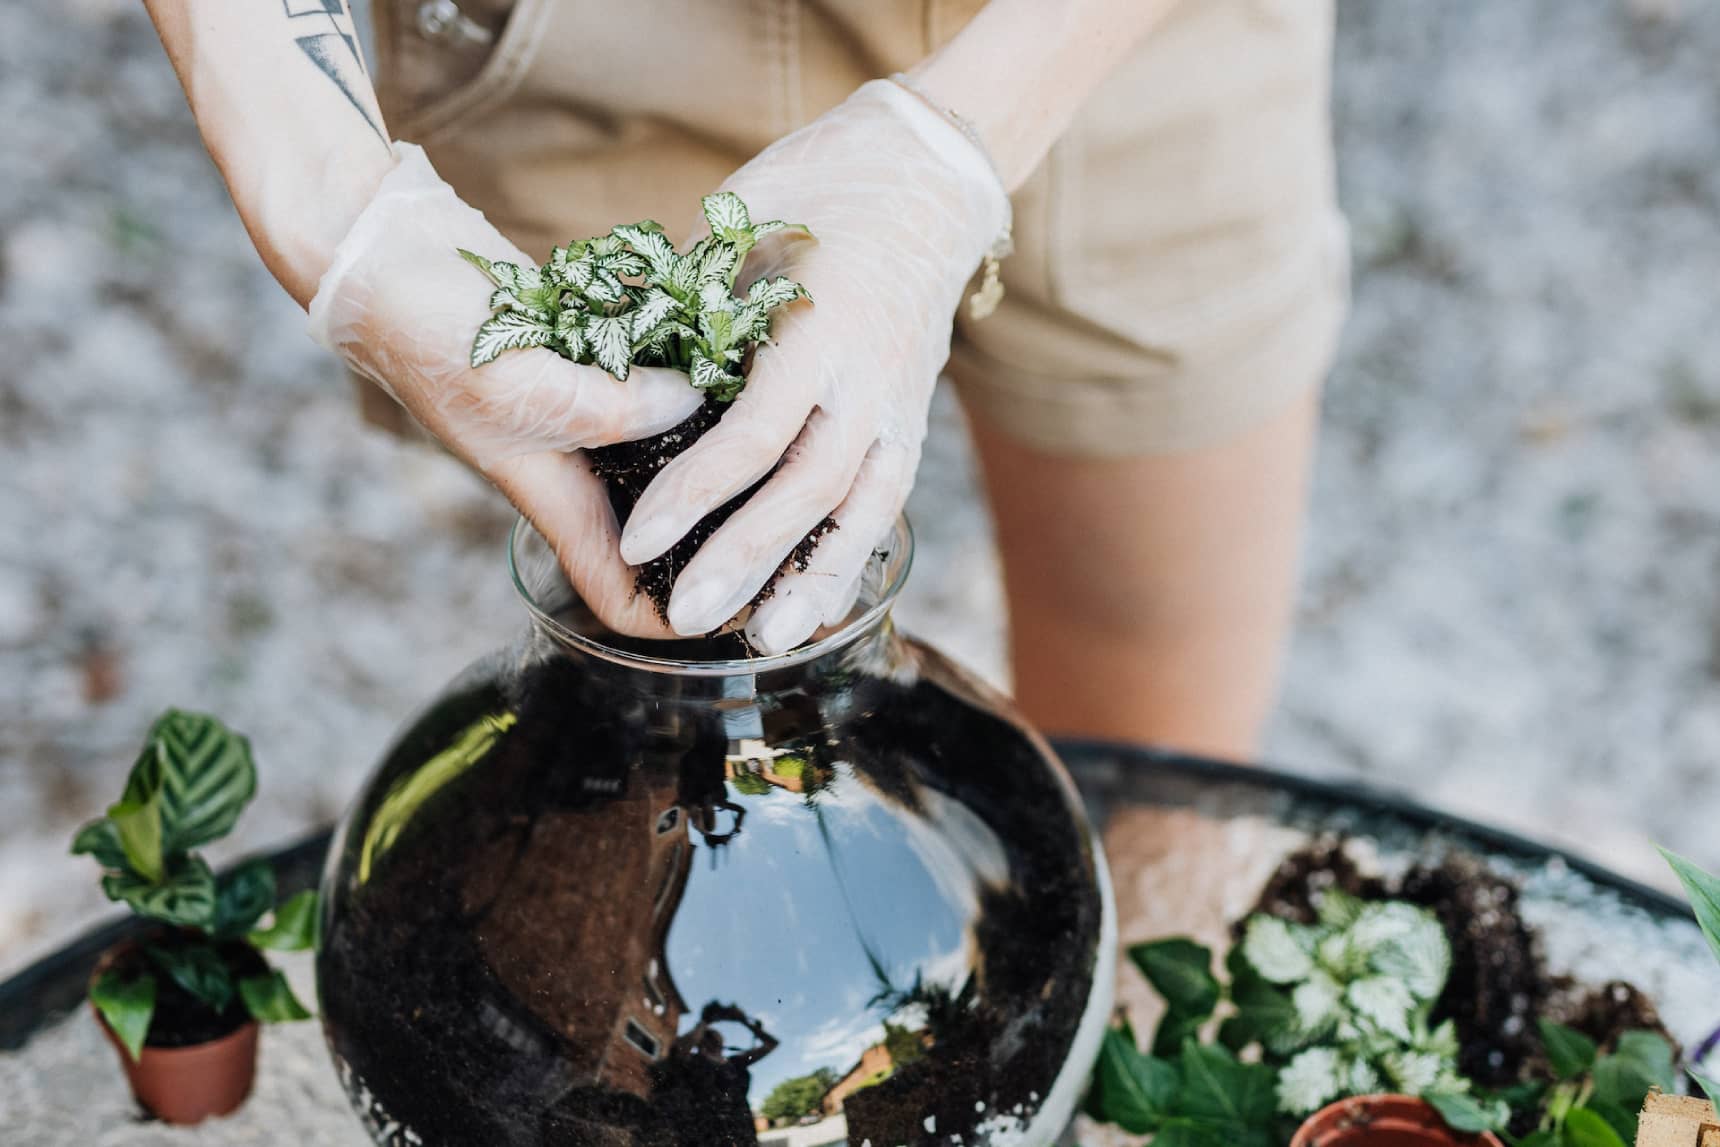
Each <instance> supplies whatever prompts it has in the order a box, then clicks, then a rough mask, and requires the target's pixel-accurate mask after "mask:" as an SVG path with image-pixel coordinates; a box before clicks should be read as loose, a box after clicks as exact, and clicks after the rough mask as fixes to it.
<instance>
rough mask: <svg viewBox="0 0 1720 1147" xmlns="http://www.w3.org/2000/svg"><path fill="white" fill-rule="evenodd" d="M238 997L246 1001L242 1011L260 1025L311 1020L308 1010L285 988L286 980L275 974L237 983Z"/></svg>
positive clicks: (254, 977)
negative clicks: (246, 1012)
mask: <svg viewBox="0 0 1720 1147" xmlns="http://www.w3.org/2000/svg"><path fill="white" fill-rule="evenodd" d="M239 995H240V996H241V997H243V998H244V1000H245V1009H246V1010H247V1011H249V1012H250V1013H251V1015H252V1017H253V1018H254V1019H256V1020H257V1021H258V1022H259V1023H265V1024H279V1023H289V1022H291V1021H293V1020H308V1019H310V1018H311V1013H310V1010H309V1009H308V1008H306V1007H305V1006H304V1005H303V1004H301V1003H299V999H298V997H297V996H295V995H293V989H292V988H291V987H290V986H289V985H288V984H287V978H286V977H285V976H283V975H282V974H281V973H280V972H279V971H278V970H271V971H270V972H269V973H268V974H267V975H264V976H247V977H245V978H244V979H243V980H240V981H239Z"/></svg>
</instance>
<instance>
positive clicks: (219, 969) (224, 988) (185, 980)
mask: <svg viewBox="0 0 1720 1147" xmlns="http://www.w3.org/2000/svg"><path fill="white" fill-rule="evenodd" d="M145 951H146V952H147V953H148V954H149V959H150V962H151V963H153V964H154V965H155V966H156V967H157V968H160V969H161V970H162V972H164V973H165V974H166V975H167V977H168V978H169V979H171V980H172V981H173V982H174V983H176V984H178V985H179V986H180V987H182V988H184V989H185V990H186V991H187V992H190V993H191V994H192V995H193V996H195V997H196V998H197V999H199V1000H201V1001H202V1002H203V1003H204V1004H205V1005H207V1006H208V1007H209V1009H210V1010H211V1011H214V1012H216V1013H220V1012H224V1011H226V1010H227V1005H229V1004H231V1003H232V1002H233V976H232V973H230V972H229V971H228V970H227V962H226V961H225V960H223V959H222V958H221V953H219V952H217V951H216V950H215V949H214V947H213V946H211V945H209V944H187V945H183V946H179V947H173V948H164V947H149V948H146V949H145Z"/></svg>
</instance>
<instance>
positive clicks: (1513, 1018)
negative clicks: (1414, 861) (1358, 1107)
mask: <svg viewBox="0 0 1720 1147" xmlns="http://www.w3.org/2000/svg"><path fill="white" fill-rule="evenodd" d="M1334 888H1336V889H1339V890H1342V891H1344V892H1348V893H1350V894H1351V895H1354V896H1359V897H1361V898H1363V899H1365V900H1380V899H1394V900H1407V901H1410V902H1412V903H1415V904H1419V905H1421V906H1422V907H1424V908H1427V909H1428V910H1430V911H1431V912H1433V914H1434V915H1435V916H1437V917H1438V918H1439V921H1440V923H1441V924H1443V925H1444V926H1445V933H1446V936H1447V937H1448V938H1449V939H1450V940H1451V955H1452V963H1451V978H1450V980H1449V981H1448V982H1447V983H1446V988H1445V992H1444V994H1443V995H1441V997H1440V999H1439V1001H1438V1004H1437V1005H1436V1006H1435V1008H1434V1011H1433V1015H1432V1019H1433V1022H1435V1023H1443V1022H1444V1021H1445V1020H1447V1019H1449V1020H1451V1021H1453V1023H1454V1024H1455V1025H1456V1028H1457V1035H1458V1043H1459V1048H1460V1050H1459V1053H1458V1066H1459V1068H1460V1070H1462V1072H1463V1073H1464V1074H1465V1075H1466V1076H1468V1077H1469V1078H1470V1079H1472V1080H1474V1081H1475V1082H1476V1083H1477V1084H1479V1085H1481V1086H1482V1087H1486V1088H1504V1087H1509V1086H1511V1085H1512V1084H1515V1083H1518V1082H1523V1081H1528V1080H1548V1079H1550V1078H1551V1069H1550V1068H1549V1066H1548V1064H1547V1061H1546V1055H1545V1050H1544V1049H1543V1047H1542V1046H1541V1038H1540V1035H1539V1032H1538V1029H1537V1026H1536V1020H1537V1018H1541V1017H1545V1018H1547V1019H1550V1020H1554V1021H1556V1022H1558V1023H1563V1024H1566V1025H1568V1026H1570V1027H1574V1028H1576V1029H1577V1030H1579V1031H1581V1032H1583V1033H1584V1034H1586V1035H1588V1036H1590V1037H1591V1038H1593V1039H1594V1040H1595V1041H1596V1042H1597V1043H1599V1044H1601V1045H1602V1047H1603V1048H1605V1047H1607V1046H1608V1045H1609V1044H1611V1043H1612V1042H1613V1041H1616V1040H1617V1038H1618V1037H1619V1035H1621V1034H1622V1033H1624V1032H1626V1031H1638V1030H1647V1031H1654V1032H1658V1033H1659V1034H1661V1035H1663V1036H1667V1034H1668V1033H1667V1032H1666V1029H1665V1028H1664V1026H1662V1024H1661V1022H1660V1018H1659V1016H1658V1014H1657V1013H1656V1012H1655V1010H1654V1006H1653V1004H1652V1003H1650V1002H1649V1000H1648V999H1647V998H1646V997H1645V996H1643V995H1642V993H1641V992H1639V991H1637V990H1636V989H1635V988H1633V987H1631V986H1630V985H1628V984H1618V983H1615V984H1606V985H1603V986H1601V987H1599V988H1584V987H1583V986H1581V985H1578V984H1576V983H1575V982H1574V981H1571V980H1569V979H1564V978H1559V977H1553V976H1549V975H1548V973H1547V968H1546V962H1545V959H1544V957H1543V954H1542V952H1541V948H1540V941H1539V938H1538V937H1537V936H1536V935H1535V932H1534V930H1533V929H1531V928H1530V927H1529V925H1528V924H1527V923H1526V922H1525V921H1524V920H1523V917H1522V916H1521V914H1520V913H1519V910H1518V903H1519V897H1520V891H1519V889H1518V888H1517V886H1516V885H1515V884H1513V883H1512V882H1511V881H1509V880H1507V879H1505V878H1504V877H1501V876H1499V875H1497V874H1495V873H1494V872H1492V871H1491V870H1489V869H1488V868H1487V867H1486V866H1485V865H1484V864H1482V863H1481V862H1480V861H1478V860H1476V859H1474V858H1473V857H1468V856H1463V855H1454V856H1451V857H1448V858H1447V859H1445V860H1444V861H1442V862H1441V863H1439V864H1437V865H1422V866H1418V867H1416V868H1414V869H1412V870H1410V871H1409V872H1408V873H1406V874H1405V875H1404V877H1403V878H1402V880H1400V881H1397V882H1396V883H1395V884H1394V883H1392V882H1389V881H1384V880H1380V879H1378V878H1375V877H1369V876H1365V875H1363V873H1362V872H1361V870H1360V868H1359V867H1358V866H1357V865H1356V863H1355V861H1354V860H1352V859H1351V858H1350V857H1349V856H1348V855H1347V854H1346V853H1345V851H1344V847H1343V842H1342V841H1341V840H1339V839H1337V838H1328V839H1323V840H1318V841H1315V842H1314V843H1312V844H1310V845H1308V846H1307V847H1305V848H1303V849H1302V850H1300V851H1298V852H1296V853H1293V854H1291V855H1290V856H1288V857H1286V858H1285V860H1284V862H1283V863H1282V864H1280V865H1279V867H1278V870H1277V871H1276V872H1274V873H1273V875H1272V877H1271V878H1270V879H1269V880H1268V881H1267V883H1266V887H1265V888H1264V889H1263V890H1262V891H1261V894H1260V899H1259V900H1258V901H1257V902H1256V905H1255V909H1254V911H1256V912H1266V913H1269V914H1270V915H1273V916H1279V917H1282V918H1283V919H1286V920H1293V921H1296V922H1298V923H1303V924H1307V923H1312V922H1313V921H1314V919H1315V914H1314V906H1315V904H1316V903H1317V902H1318V900H1319V897H1320V896H1321V895H1323V894H1324V893H1325V892H1326V891H1328V890H1330V889H1334ZM1238 927H1239V928H1240V924H1239V925H1238ZM1668 1038H1670V1037H1669V1036H1668Z"/></svg>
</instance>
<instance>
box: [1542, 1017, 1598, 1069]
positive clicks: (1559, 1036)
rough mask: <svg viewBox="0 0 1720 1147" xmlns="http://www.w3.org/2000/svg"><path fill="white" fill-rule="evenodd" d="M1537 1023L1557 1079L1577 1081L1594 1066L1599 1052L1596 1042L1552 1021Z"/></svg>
mask: <svg viewBox="0 0 1720 1147" xmlns="http://www.w3.org/2000/svg"><path fill="white" fill-rule="evenodd" d="M1535 1023H1536V1026H1538V1027H1539V1028H1540V1029H1541V1043H1542V1044H1543V1045H1545V1046H1546V1049H1547V1062H1548V1063H1550V1064H1552V1066H1553V1075H1554V1077H1555V1078H1557V1079H1575V1078H1576V1077H1577V1076H1579V1075H1581V1074H1583V1072H1585V1071H1587V1070H1589V1068H1591V1067H1593V1066H1594V1064H1595V1056H1596V1054H1597V1053H1598V1051H1599V1049H1598V1048H1597V1047H1595V1041H1594V1040H1592V1039H1590V1038H1589V1037H1588V1036H1586V1035H1584V1034H1583V1033H1582V1032H1580V1031H1576V1030H1574V1029H1572V1028H1568V1027H1566V1026H1565V1025H1564V1024H1556V1023H1553V1022H1552V1021H1551V1020H1536V1021H1535Z"/></svg>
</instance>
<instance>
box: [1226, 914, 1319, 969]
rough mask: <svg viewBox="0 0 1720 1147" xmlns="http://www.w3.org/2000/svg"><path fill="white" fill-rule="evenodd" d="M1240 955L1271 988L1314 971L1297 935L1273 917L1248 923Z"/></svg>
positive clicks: (1311, 961) (1312, 960)
mask: <svg viewBox="0 0 1720 1147" xmlns="http://www.w3.org/2000/svg"><path fill="white" fill-rule="evenodd" d="M1242 953H1243V955H1244V956H1245V957H1246V958H1247V959H1248V963H1249V964H1250V965H1251V966H1252V967H1253V968H1254V970H1255V971H1256V972H1259V973H1260V974H1261V975H1262V976H1263V977H1265V978H1266V980H1268V981H1269V982H1271V983H1274V984H1294V983H1298V982H1300V981H1302V980H1305V979H1307V978H1308V977H1309V976H1310V975H1312V974H1313V971H1314V958H1313V957H1312V956H1311V955H1309V953H1308V949H1307V948H1306V947H1304V946H1303V944H1302V940H1301V937H1300V935H1299V934H1298V933H1297V932H1295V931H1293V930H1292V929H1291V926H1290V925H1289V924H1287V923H1286V922H1284V921H1283V920H1280V919H1278V918H1277V917H1276V916H1255V917H1253V918H1252V919H1250V920H1249V921H1248V930H1247V932H1246V933H1245V934H1244V936H1243V940H1242Z"/></svg>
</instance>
